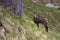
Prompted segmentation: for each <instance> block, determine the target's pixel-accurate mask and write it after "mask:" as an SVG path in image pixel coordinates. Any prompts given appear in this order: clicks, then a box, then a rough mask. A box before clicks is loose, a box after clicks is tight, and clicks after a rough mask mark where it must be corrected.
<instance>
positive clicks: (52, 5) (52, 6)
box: [45, 3, 59, 9]
mask: <svg viewBox="0 0 60 40" xmlns="http://www.w3.org/2000/svg"><path fill="white" fill-rule="evenodd" d="M45 6H47V7H51V8H56V9H57V8H59V6H57V5H55V4H52V3H48V4H46V5H45Z"/></svg>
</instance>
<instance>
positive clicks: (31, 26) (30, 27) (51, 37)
mask: <svg viewBox="0 0 60 40" xmlns="http://www.w3.org/2000/svg"><path fill="white" fill-rule="evenodd" d="M23 3H24V6H26V8H24V9H25V10H24V13H23V15H22V16H23V17H22V18H19V17H17V16H12V15H11V14H9V13H8V12H5V11H1V13H0V14H3V17H2V22H3V23H4V22H5V23H6V24H4V25H7V24H8V25H9V26H10V27H11V28H12V29H14V33H13V34H11V36H12V37H16V36H17V33H18V34H20V35H22V34H24V36H25V38H26V39H27V40H28V39H30V40H60V31H59V30H60V29H59V25H58V24H59V23H60V18H59V17H60V10H57V9H54V8H48V7H45V6H44V5H42V4H41V3H33V2H32V1H30V0H23ZM28 7H31V8H32V9H27V8H28ZM1 10H2V9H1ZM34 11H36V12H37V13H39V14H40V15H41V16H45V17H48V16H46V15H47V14H48V13H49V11H51V12H52V15H53V16H54V18H52V17H51V16H49V17H48V20H49V22H48V27H49V32H48V33H47V32H46V31H45V29H44V26H43V25H42V24H40V25H39V28H37V26H36V24H35V23H34V22H33V14H34ZM6 18H7V19H10V22H9V21H7V19H6ZM56 21H57V23H58V24H57V23H56ZM12 23H14V25H13V24H12ZM18 23H19V27H20V28H21V31H22V32H21V33H19V32H17V29H16V28H17V25H18ZM50 27H51V28H52V29H50ZM15 33H16V34H15ZM9 35H10V34H9ZM38 35H39V36H38ZM45 37H46V38H45Z"/></svg>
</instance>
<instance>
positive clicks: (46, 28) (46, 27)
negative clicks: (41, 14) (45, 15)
mask: <svg viewBox="0 0 60 40" xmlns="http://www.w3.org/2000/svg"><path fill="white" fill-rule="evenodd" d="M44 26H45V30H46V32H48V26H47V24H44Z"/></svg>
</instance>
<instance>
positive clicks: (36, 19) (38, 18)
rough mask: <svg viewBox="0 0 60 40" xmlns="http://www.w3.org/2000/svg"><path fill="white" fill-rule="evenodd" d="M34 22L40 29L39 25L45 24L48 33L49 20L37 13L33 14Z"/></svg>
mask: <svg viewBox="0 0 60 40" xmlns="http://www.w3.org/2000/svg"><path fill="white" fill-rule="evenodd" d="M33 21H34V23H35V24H36V25H37V27H38V28H39V23H41V24H43V25H44V27H45V30H46V32H48V26H47V23H48V20H47V18H44V17H42V16H40V15H39V14H37V13H36V12H35V13H34V14H33Z"/></svg>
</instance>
